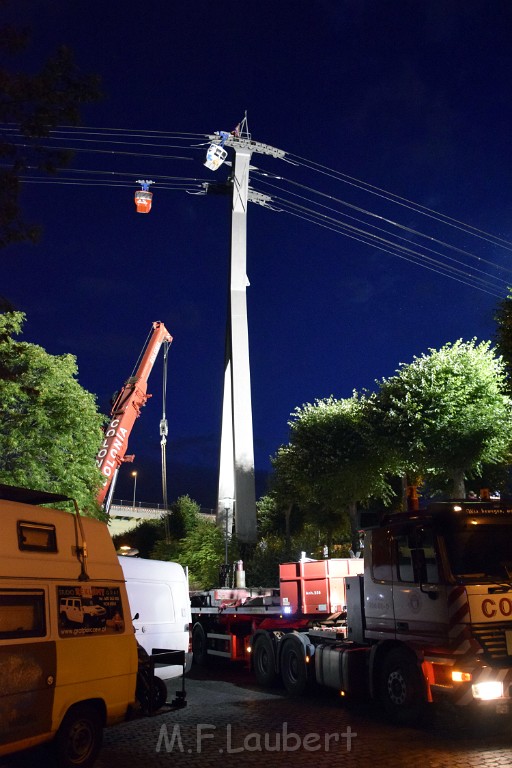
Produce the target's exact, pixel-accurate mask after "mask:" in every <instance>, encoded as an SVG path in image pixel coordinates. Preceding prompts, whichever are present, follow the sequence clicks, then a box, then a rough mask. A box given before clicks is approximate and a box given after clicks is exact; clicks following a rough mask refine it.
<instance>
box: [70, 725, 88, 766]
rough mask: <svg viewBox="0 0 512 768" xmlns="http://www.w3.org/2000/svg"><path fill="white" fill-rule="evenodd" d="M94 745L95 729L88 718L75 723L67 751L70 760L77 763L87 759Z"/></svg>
mask: <svg viewBox="0 0 512 768" xmlns="http://www.w3.org/2000/svg"><path fill="white" fill-rule="evenodd" d="M93 745H94V730H93V728H92V726H91V724H90V723H89V722H88V721H87V720H81V721H79V722H77V723H75V724H74V726H73V728H72V729H71V731H70V733H69V739H68V742H67V752H68V756H69V758H70V760H72V761H73V763H75V764H76V765H80V763H82V762H84V761H85V760H87V758H88V757H89V756H90V754H91V751H92V748H93Z"/></svg>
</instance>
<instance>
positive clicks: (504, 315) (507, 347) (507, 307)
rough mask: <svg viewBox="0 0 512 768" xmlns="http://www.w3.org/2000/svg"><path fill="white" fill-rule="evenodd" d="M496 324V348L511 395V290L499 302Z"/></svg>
mask: <svg viewBox="0 0 512 768" xmlns="http://www.w3.org/2000/svg"><path fill="white" fill-rule="evenodd" d="M494 319H495V320H496V324H497V330H496V346H497V347H498V350H499V352H500V354H501V356H502V358H503V362H504V364H505V370H506V372H507V384H508V392H509V394H512V288H509V289H508V295H507V297H506V298H505V299H503V300H502V301H500V303H499V304H498V308H497V310H496V315H495V317H494Z"/></svg>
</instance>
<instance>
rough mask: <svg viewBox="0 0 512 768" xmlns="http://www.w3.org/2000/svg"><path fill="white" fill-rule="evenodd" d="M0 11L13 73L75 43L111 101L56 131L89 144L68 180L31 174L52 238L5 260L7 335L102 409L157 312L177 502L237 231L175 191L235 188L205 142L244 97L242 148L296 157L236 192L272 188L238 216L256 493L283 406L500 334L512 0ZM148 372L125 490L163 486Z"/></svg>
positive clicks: (64, 4) (215, 211) (202, 424)
mask: <svg viewBox="0 0 512 768" xmlns="http://www.w3.org/2000/svg"><path fill="white" fill-rule="evenodd" d="M0 13H2V15H3V17H4V18H5V19H6V20H8V21H9V22H20V23H23V24H28V25H30V26H31V27H32V31H33V40H32V45H31V47H30V49H29V51H28V52H27V54H25V55H24V56H22V57H19V58H18V59H17V60H16V62H15V63H14V62H13V61H12V60H11V61H10V62H9V63H8V64H7V65H8V66H9V68H11V69H12V68H15V67H18V68H19V69H23V68H28V69H30V68H33V69H37V68H38V66H39V65H40V63H41V62H42V61H43V59H44V58H46V57H47V56H48V55H49V54H50V53H52V52H53V51H54V50H55V48H56V47H57V46H58V45H59V44H61V43H66V44H68V45H69V46H71V47H72V48H73V49H74V52H75V57H76V61H77V63H78V64H79V66H80V67H81V69H82V70H83V71H84V72H95V73H97V74H99V75H100V76H101V78H102V88H103V91H104V94H105V96H104V99H103V100H102V101H101V102H99V103H96V104H92V105H87V106H86V107H84V109H83V112H82V122H83V127H84V128H87V129H88V130H87V131H83V132H78V131H76V130H74V131H70V130H64V129H63V131H62V133H56V134H54V135H53V136H52V139H51V142H52V145H53V146H66V147H71V146H72V147H75V148H76V149H79V150H80V151H78V152H77V153H76V155H75V157H74V158H73V160H72V162H71V169H72V170H70V171H62V172H61V173H60V175H59V177H57V180H60V181H61V182H64V181H66V180H70V181H71V180H72V181H73V183H67V184H65V183H58V184H57V183H51V184H48V183H35V181H33V180H29V179H27V183H26V184H24V186H23V193H22V203H23V209H24V213H25V218H26V219H27V220H29V221H31V222H33V223H38V224H41V225H42V227H43V236H42V239H41V241H40V243H39V244H37V245H30V244H20V245H16V246H10V247H8V248H7V249H5V250H4V251H3V253H2V261H3V269H2V278H1V281H0V294H1V295H3V296H5V297H6V298H8V299H9V300H10V301H11V302H12V303H13V304H14V305H15V307H16V308H17V309H19V310H22V311H24V312H25V313H26V314H27V323H26V326H25V333H24V335H23V337H22V338H23V340H25V341H31V342H34V343H37V344H40V345H41V346H43V347H44V348H45V349H46V350H47V351H48V352H50V353H52V354H62V353H72V354H74V355H75V356H76V357H77V361H78V368H79V381H80V383H81V384H82V386H84V387H85V388H86V389H87V390H89V391H90V392H93V393H94V394H95V395H96V396H97V401H98V405H99V408H100V410H101V411H102V412H104V413H107V412H108V409H109V402H110V398H111V395H112V393H113V392H114V391H115V390H118V389H119V388H120V387H121V385H122V384H123V383H124V381H125V380H126V378H127V377H128V376H129V375H130V373H131V372H132V369H133V367H134V365H135V363H136V361H137V358H138V356H139V352H140V350H141V347H142V345H143V343H144V341H145V339H146V336H147V334H148V332H149V330H150V328H151V323H152V322H153V321H155V320H161V321H163V322H164V323H165V325H166V326H167V328H168V330H169V331H170V332H171V334H172V335H173V337H174V342H173V344H172V347H171V349H170V353H169V383H168V400H167V418H168V421H169V444H168V454H167V461H168V469H169V497H170V498H171V499H172V498H175V497H176V496H177V495H179V494H182V493H188V494H189V495H190V496H192V497H193V498H195V499H196V500H197V501H198V502H199V503H200V504H201V505H203V506H206V507H214V506H215V504H216V473H217V462H218V453H219V445H220V422H221V401H222V384H223V360H224V332H225V318H226V298H227V274H228V260H229V245H230V243H229V238H230V200H229V197H227V196H223V195H205V196H201V195H190V194H187V193H186V191H185V187H186V188H188V190H189V191H196V192H197V191H199V190H200V189H201V186H200V185H201V183H202V182H203V181H210V182H224V181H225V180H226V179H227V176H228V174H229V167H227V166H226V165H225V166H223V167H222V168H221V169H219V171H217V172H216V173H212V172H210V171H208V170H207V169H206V168H204V166H203V160H204V155H205V151H206V143H207V140H206V138H205V137H206V136H207V135H208V134H211V133H213V132H214V131H219V130H225V131H230V130H232V129H233V128H234V127H235V125H236V124H237V123H238V122H239V121H240V120H241V119H242V118H243V117H244V113H245V111H246V110H247V116H248V126H249V130H250V132H251V134H252V138H253V139H254V140H256V141H259V142H264V143H266V144H270V145H272V146H275V147H278V148H280V149H283V150H284V151H285V152H286V153H287V159H288V160H290V161H291V162H286V161H282V160H278V159H274V158H271V157H266V156H263V155H256V154H254V155H253V158H252V164H253V165H254V166H255V170H254V171H252V172H251V185H252V186H253V188H254V189H255V190H257V191H260V192H263V193H265V194H268V195H271V196H272V197H273V202H272V205H271V208H270V209H266V208H263V207H261V206H258V205H251V206H250V208H249V215H248V277H249V280H250V288H249V289H248V307H249V334H250V351H251V371H252V393H253V422H254V439H255V459H256V471H257V477H258V484H257V492H258V493H259V494H261V493H263V492H264V491H265V474H266V473H267V472H268V471H269V468H270V462H269V456H270V455H272V454H274V453H275V451H276V450H277V448H278V447H279V445H281V444H282V443H285V442H287V438H288V427H287V421H288V418H289V415H290V413H291V412H292V411H293V409H294V408H295V407H296V406H300V405H302V404H303V403H306V402H312V401H314V400H315V399H316V398H323V397H327V396H329V395H335V396H337V397H346V396H350V395H351V393H352V390H353V389H359V390H360V389H362V388H364V387H366V388H370V389H372V388H374V387H375V380H376V379H379V378H381V377H383V376H389V375H391V374H392V373H393V372H394V371H395V369H396V368H397V367H398V365H399V364H400V363H401V362H405V363H407V362H410V361H411V360H412V358H413V356H414V355H421V354H422V353H423V352H425V351H427V349H428V348H429V347H434V348H438V347H440V346H441V345H443V344H444V343H446V342H450V341H451V342H453V341H455V340H456V339H458V338H464V339H471V338H473V337H477V338H478V339H480V340H481V339H490V338H492V337H493V334H494V333H495V324H494V319H493V316H494V313H495V309H496V304H497V302H498V301H499V299H500V297H504V296H505V295H506V292H507V285H509V284H512V274H511V272H512V270H511V253H512V244H511V242H510V241H512V232H511V221H512V217H511V214H512V192H511V184H510V173H511V170H510V169H511V168H512V162H511V147H512V142H511V139H510V135H511V128H510V126H511V123H512V120H511V118H512V114H511V111H512V110H511V104H512V98H511V96H512V94H511V90H512V85H511V84H512V3H510V0H493V1H492V2H488V0H482V1H481V2H480V1H479V0H465V1H464V2H462V0H460V1H458V0H457V1H456V0H440V1H437V0H424V1H422V0H410V1H409V2H407V1H406V0H393V2H389V1H386V0H368V1H366V2H365V0H309V1H308V2H305V1H303V0H279V2H276V0H272V1H271V0H257V1H256V0H254V1H253V0H238V2H231V0H226V2H224V3H211V2H204V1H203V0H195V2H193V3H188V2H183V3H176V2H162V0H146V2H144V3H139V4H133V3H130V4H127V3H126V2H120V0H111V1H110V2H107V3H99V2H95V1H94V0H93V2H87V3H86V2H82V1H81V0H74V1H73V2H69V0H32V1H31V2H28V1H26V2H25V1H24V0H16V2H13V1H12V2H11V3H9V4H8V5H7V7H4V8H2V10H1V11H0ZM4 64H5V62H4ZM92 129H95V130H92ZM149 155H153V156H149ZM229 159H231V158H229ZM276 177H277V178H276ZM140 178H143V179H153V180H155V182H156V183H155V185H154V187H153V189H152V191H153V193H154V197H153V209H152V211H151V213H150V214H149V215H141V214H137V213H136V211H135V205H134V202H133V194H134V191H135V189H136V188H137V184H136V183H135V181H136V180H137V179H140ZM183 179H187V182H183ZM191 179H193V180H194V181H190V180H191ZM53 181H54V182H55V181H56V180H55V179H54V180H53ZM93 182H94V183H93ZM173 187H175V188H173ZM176 187H179V189H178V188H176ZM319 193H320V194H319ZM388 193H391V194H392V195H394V196H396V197H395V198H394V199H393V200H391V199H390V197H389V196H388ZM399 203H400V204H399ZM298 206H301V207H298ZM418 206H422V208H419V207H418ZM420 211H422V212H420ZM438 213H440V214H443V216H442V217H439V216H438ZM327 217H328V218H327ZM348 217H351V218H348ZM446 217H449V218H446ZM340 223H342V224H345V225H347V224H349V225H350V226H352V227H357V229H358V231H357V232H355V231H354V230H350V235H351V236H350V237H349V236H347V234H346V233H345V234H343V233H342V232H341V230H340ZM320 225H321V226H320ZM371 227H378V228H379V229H372V228H371ZM469 227H471V228H473V229H469ZM361 231H362V233H363V234H361ZM345 232H346V231H345ZM364 233H366V234H364ZM485 233H490V235H492V236H493V237H490V236H488V235H487V234H485ZM376 235H379V236H380V237H382V238H385V239H386V241H388V243H389V242H390V241H391V240H393V241H394V242H395V243H399V244H400V245H401V246H402V248H407V249H408V250H407V251H406V250H401V251H400V254H401V257H400V256H398V255H397V253H396V249H394V248H393V247H392V246H390V245H388V244H384V243H383V242H382V240H380V241H377V240H376V239H375V236H376ZM397 236H398V237H400V238H404V239H403V240H397V239H396V238H397ZM354 237H358V238H361V237H363V239H364V240H365V242H361V241H360V239H353V238H354ZM369 237H373V246H372V245H371V244H369V243H368V240H369ZM496 238H499V239H496ZM375 245H380V249H379V248H376V247H375ZM389 250H392V251H393V253H390V252H389ZM450 275H451V276H450ZM454 278H455V279H454ZM161 377H162V359H161V358H160V359H159V360H158V361H157V364H156V365H155V368H154V370H153V373H152V374H151V378H150V382H149V391H150V392H152V393H153V398H152V399H151V400H150V401H149V403H148V404H147V406H146V408H145V409H144V411H143V414H142V416H141V418H140V419H139V420H138V421H137V423H136V425H135V427H134V430H133V433H132V436H131V439H130V444H129V450H128V452H129V453H135V454H136V459H135V464H134V465H127V466H125V467H124V468H123V469H122V472H121V475H120V479H119V483H118V488H117V492H116V494H115V495H116V497H117V498H120V497H124V498H130V494H131V492H132V490H131V489H132V480H131V478H130V476H129V472H130V471H131V470H132V469H136V470H137V472H138V478H137V495H138V496H140V498H141V499H142V500H144V501H148V502H150V501H155V502H157V501H161V486H160V479H159V478H160V464H159V462H160V435H159V421H160V418H161V410H162V400H161V398H162V395H161Z"/></svg>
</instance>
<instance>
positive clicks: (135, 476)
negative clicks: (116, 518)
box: [132, 472, 137, 514]
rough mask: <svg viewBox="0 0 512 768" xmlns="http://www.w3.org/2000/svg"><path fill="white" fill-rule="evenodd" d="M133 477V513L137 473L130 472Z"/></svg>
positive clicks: (133, 509)
mask: <svg viewBox="0 0 512 768" xmlns="http://www.w3.org/2000/svg"><path fill="white" fill-rule="evenodd" d="M132 477H133V505H132V512H133V514H135V493H136V491H137V473H136V472H132Z"/></svg>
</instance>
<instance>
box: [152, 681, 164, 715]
mask: <svg viewBox="0 0 512 768" xmlns="http://www.w3.org/2000/svg"><path fill="white" fill-rule="evenodd" d="M166 702H167V686H166V684H165V683H164V681H163V680H161V679H160V678H159V677H157V676H156V675H155V676H154V678H153V709H154V710H157V709H161V708H162V707H163V706H164V704H165V703H166Z"/></svg>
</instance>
